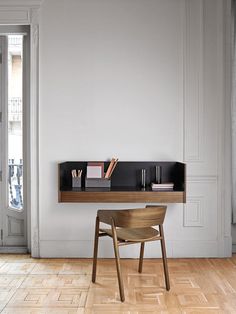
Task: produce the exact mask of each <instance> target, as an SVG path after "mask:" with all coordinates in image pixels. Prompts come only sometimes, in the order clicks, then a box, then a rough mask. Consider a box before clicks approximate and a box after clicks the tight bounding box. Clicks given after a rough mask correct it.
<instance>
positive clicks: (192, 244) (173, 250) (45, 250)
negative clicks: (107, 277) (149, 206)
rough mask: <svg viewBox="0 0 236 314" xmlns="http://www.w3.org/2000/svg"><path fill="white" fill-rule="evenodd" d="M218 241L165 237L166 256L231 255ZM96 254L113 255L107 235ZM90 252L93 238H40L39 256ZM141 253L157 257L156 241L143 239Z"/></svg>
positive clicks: (129, 250)
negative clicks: (64, 239)
mask: <svg viewBox="0 0 236 314" xmlns="http://www.w3.org/2000/svg"><path fill="white" fill-rule="evenodd" d="M231 243H232V242H231ZM219 245H223V244H222V241H203V240H202V241H196V240H182V241H166V247H167V256H168V258H201V257H203V258H204V257H228V256H231V252H230V253H229V252H226V251H227V250H220V251H219ZM231 248H232V246H231ZM139 250H140V245H139V244H133V245H129V246H124V247H121V248H120V255H121V257H124V258H136V257H138V256H139ZM222 252H224V253H222ZM98 254H99V257H101V258H112V257H114V252H113V246H112V242H111V240H110V239H101V240H100V241H99V251H98ZM92 255H93V241H89V240H88V241H86V240H85V241H51V240H50V241H46V240H41V241H40V257H41V258H91V257H92ZM145 257H147V258H159V257H161V249H160V243H158V242H150V243H147V244H146V246H145Z"/></svg>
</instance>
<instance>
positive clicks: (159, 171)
mask: <svg viewBox="0 0 236 314" xmlns="http://www.w3.org/2000/svg"><path fill="white" fill-rule="evenodd" d="M155 175H156V183H157V184H160V183H161V176H162V169H161V166H155Z"/></svg>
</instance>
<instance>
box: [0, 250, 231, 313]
mask: <svg viewBox="0 0 236 314" xmlns="http://www.w3.org/2000/svg"><path fill="white" fill-rule="evenodd" d="M168 263H169V273H170V282H171V290H170V291H169V292H167V291H166V290H165V285H164V277H163V269H162V261H161V260H160V259H145V260H144V267H143V273H142V274H139V273H138V272H137V267H138V260H135V259H134V260H131V259H123V260H122V262H121V265H122V271H123V278H124V285H125V295H126V301H125V302H124V303H121V302H120V300H119V290H118V284H117V277H116V268H115V261H114V260H113V259H103V260H99V262H98V269H97V270H98V274H97V283H96V284H92V283H91V272H92V260H91V259H33V258H30V256H28V255H0V313H3V314H13V313H14V314H29V313H31V314H36V313H37V314H39V313H40V314H47V313H52V314H75V313H76V314H109V313H111V314H118V313H123V314H141V313H144V314H154V313H162V314H167V313H174V314H177V313H182V314H198V313H199V314H200V313H201V314H203V313H204V314H205V313H206V314H207V313H209V314H210V313H212V314H213V313H235V314H236V255H234V256H233V257H232V258H227V259H169V260H168Z"/></svg>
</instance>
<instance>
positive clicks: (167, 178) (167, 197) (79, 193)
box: [58, 161, 186, 203]
mask: <svg viewBox="0 0 236 314" xmlns="http://www.w3.org/2000/svg"><path fill="white" fill-rule="evenodd" d="M108 165H109V162H104V166H105V170H106V169H107V167H108ZM86 166H87V161H67V162H63V163H60V164H59V165H58V168H59V169H58V183H59V193H58V201H59V202H66V203H185V202H186V190H185V186H186V184H185V177H186V175H185V168H186V166H185V164H184V163H180V162H159V161H156V162H155V161H151V162H150V161H148V162H137V161H128V162H126V161H120V162H118V164H117V166H116V169H115V170H114V173H113V174H112V178H111V187H110V188H109V189H107V188H92V189H90V188H86V187H85V179H86V177H85V175H86ZM155 166H161V168H162V182H163V183H164V182H173V183H174V189H173V191H152V189H151V187H150V186H151V183H152V182H154V181H155ZM72 169H81V170H83V175H82V178H81V188H72V178H71V170H72ZM141 169H146V186H147V188H146V189H145V190H142V189H141Z"/></svg>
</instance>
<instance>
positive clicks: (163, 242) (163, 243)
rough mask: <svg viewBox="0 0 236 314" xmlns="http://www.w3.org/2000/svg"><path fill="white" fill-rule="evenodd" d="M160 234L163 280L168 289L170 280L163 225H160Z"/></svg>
mask: <svg viewBox="0 0 236 314" xmlns="http://www.w3.org/2000/svg"><path fill="white" fill-rule="evenodd" d="M160 236H161V237H162V239H161V251H162V261H163V267H164V273H165V282H166V290H167V291H169V290H170V280H169V272H168V265H167V258H166V246H165V238H164V230H163V226H162V225H160Z"/></svg>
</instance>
